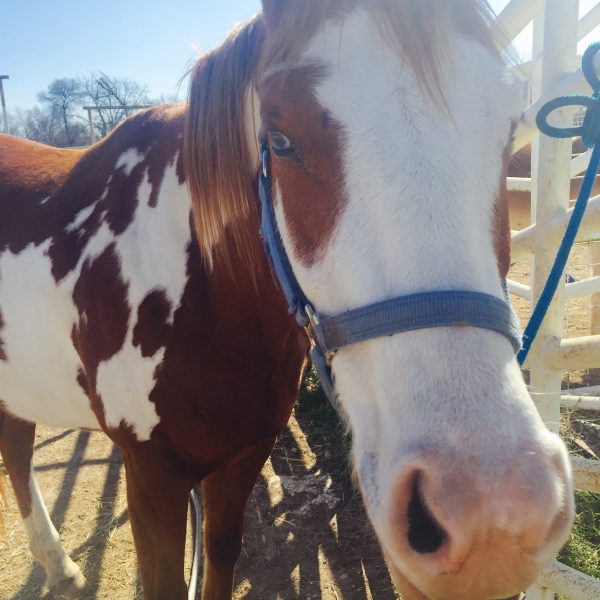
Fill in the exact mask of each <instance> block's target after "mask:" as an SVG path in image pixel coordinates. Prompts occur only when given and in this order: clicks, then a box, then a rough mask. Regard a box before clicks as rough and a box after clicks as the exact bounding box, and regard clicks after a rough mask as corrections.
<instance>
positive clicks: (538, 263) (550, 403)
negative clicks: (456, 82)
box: [525, 0, 579, 600]
mask: <svg viewBox="0 0 600 600" xmlns="http://www.w3.org/2000/svg"><path fill="white" fill-rule="evenodd" d="M578 17H579V0H546V1H545V4H544V10H543V13H539V14H538V15H537V16H536V18H535V19H534V40H533V44H534V47H533V56H534V57H535V56H540V55H541V56H542V60H541V65H538V66H537V67H536V69H534V73H533V76H532V88H531V89H532V94H533V97H532V100H536V99H537V98H538V97H539V96H546V95H548V94H551V93H552V91H553V88H554V87H555V86H556V84H557V81H558V80H559V79H560V77H561V76H562V75H564V74H565V73H569V72H572V71H574V70H575V69H576V68H577V29H578ZM539 62H540V61H538V63H539ZM572 118H573V113H572V111H561V113H560V115H559V116H558V119H557V120H556V121H555V123H556V124H557V125H560V126H566V125H567V124H568V123H569V120H570V119H572ZM571 150H572V141H571V140H569V139H567V140H559V139H555V138H549V137H547V136H541V137H539V139H537V140H536V141H535V142H534V144H533V146H532V165H531V168H532V170H531V175H532V189H531V205H532V218H533V219H535V222H536V223H537V227H536V235H535V240H534V260H533V265H532V286H531V287H532V292H533V298H534V303H535V301H537V299H538V298H539V296H540V294H541V292H542V290H543V287H544V284H545V282H546V279H547V277H548V274H549V272H550V269H551V268H552V264H553V262H554V258H555V254H556V248H554V247H551V246H549V245H548V242H547V237H546V228H547V227H548V225H549V222H550V220H551V217H552V215H554V214H556V211H557V210H560V209H561V208H563V209H566V208H568V203H569V196H570V183H571V172H570V164H571ZM564 305H565V300H564V282H562V283H561V285H560V286H559V288H558V290H557V293H556V296H555V298H554V301H553V302H552V305H551V306H550V308H549V310H548V314H547V316H546V318H545V320H544V323H543V324H542V326H541V328H540V331H539V333H538V337H537V340H536V342H535V344H534V345H533V347H532V350H531V352H530V354H529V358H528V360H527V362H526V365H525V366H526V367H529V369H530V389H531V392H532V396H533V399H534V401H535V403H536V406H537V408H538V411H539V413H540V416H541V417H542V419H543V420H544V422H545V423H546V425H547V427H548V428H549V429H550V430H552V431H554V432H558V430H559V426H560V389H561V372H560V371H558V372H557V371H553V370H551V369H550V368H548V367H547V366H546V365H545V364H544V356H543V352H541V348H544V347H546V348H547V347H556V348H557V349H558V346H559V344H560V340H561V338H562V336H563V334H564ZM527 599H528V600H553V599H554V592H552V591H551V590H548V589H546V588H543V587H541V586H539V585H534V586H532V587H531V588H530V589H529V590H528V591H527Z"/></svg>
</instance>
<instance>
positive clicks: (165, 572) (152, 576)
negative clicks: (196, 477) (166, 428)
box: [123, 442, 193, 600]
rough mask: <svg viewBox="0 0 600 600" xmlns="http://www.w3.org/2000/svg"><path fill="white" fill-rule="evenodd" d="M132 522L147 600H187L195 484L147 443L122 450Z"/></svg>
mask: <svg viewBox="0 0 600 600" xmlns="http://www.w3.org/2000/svg"><path fill="white" fill-rule="evenodd" d="M123 455H124V462H125V472H126V476H127V502H128V508H129V518H130V521H131V528H132V530H133V537H134V540H135V546H136V551H137V557H138V564H139V568H140V575H141V578H142V587H143V590H144V599H145V600H186V599H187V586H186V584H185V580H184V570H183V561H184V552H185V534H186V520H187V507H188V499H189V495H190V491H191V489H192V486H193V483H192V481H191V479H190V478H189V477H187V475H186V474H184V472H183V469H182V467H181V465H180V464H178V463H176V462H175V461H173V460H170V459H168V458H167V457H166V456H165V455H164V454H163V453H162V452H161V451H160V450H157V449H155V448H153V447H152V446H151V443H149V442H146V443H144V444H143V445H142V444H140V447H139V448H135V449H133V450H132V449H130V448H128V449H124V451H123Z"/></svg>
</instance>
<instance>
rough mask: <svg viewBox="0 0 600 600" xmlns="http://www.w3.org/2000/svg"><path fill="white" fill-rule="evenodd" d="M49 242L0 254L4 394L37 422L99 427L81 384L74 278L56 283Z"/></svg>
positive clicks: (15, 409) (0, 389)
mask: <svg viewBox="0 0 600 600" xmlns="http://www.w3.org/2000/svg"><path fill="white" fill-rule="evenodd" d="M49 247H50V241H47V242H45V243H44V244H42V245H40V246H34V245H33V244H30V245H29V246H28V247H27V248H26V249H25V250H23V251H22V252H20V253H19V254H16V255H15V254H12V253H11V252H9V251H6V252H3V253H2V254H0V310H2V316H3V319H4V327H3V328H2V329H1V330H0V338H1V339H2V341H3V342H4V350H5V353H6V356H7V360H6V361H0V398H2V400H3V401H4V402H5V404H6V406H7V408H8V410H9V411H10V412H12V413H13V414H15V415H17V416H18V417H21V418H22V419H26V420H28V421H32V422H34V423H44V424H46V425H49V426H52V427H61V428H72V427H85V428H89V429H98V428H99V427H100V426H99V424H98V420H97V419H96V416H95V415H94V413H93V411H92V409H91V408H90V401H89V398H88V397H87V396H86V395H85V394H84V393H83V390H82V389H81V387H80V386H79V385H78V384H77V373H78V371H79V369H80V368H81V360H80V358H79V355H78V354H77V351H76V350H75V348H74V347H73V343H72V341H71V331H72V328H73V324H74V323H75V322H76V321H77V308H76V307H75V305H74V304H73V299H72V294H73V286H74V277H73V276H70V277H69V278H68V279H67V280H66V281H63V282H61V284H60V285H57V284H56V281H55V280H54V277H53V276H52V274H51V272H50V270H51V268H52V264H51V261H50V259H49V257H48V255H47V251H48V248H49Z"/></svg>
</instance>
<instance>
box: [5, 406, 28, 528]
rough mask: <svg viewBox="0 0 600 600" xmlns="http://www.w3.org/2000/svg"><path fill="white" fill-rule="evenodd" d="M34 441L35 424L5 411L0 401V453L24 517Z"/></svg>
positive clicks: (25, 514) (26, 513) (26, 507)
mask: <svg viewBox="0 0 600 600" xmlns="http://www.w3.org/2000/svg"><path fill="white" fill-rule="evenodd" d="M34 441H35V425H34V424H33V423H29V422H28V421H23V420H22V419H18V418H17V417H14V416H13V415H11V414H9V413H8V412H5V411H4V410H3V408H2V402H0V453H1V455H2V460H3V462H4V466H5V467H6V470H7V472H8V475H9V477H10V482H11V484H12V487H13V490H14V492H15V497H16V499H17V504H18V505H19V512H20V513H21V516H22V517H23V518H24V519H25V518H27V517H28V516H29V515H30V514H31V490H30V489H29V475H30V473H31V469H32V464H31V457H32V455H33V444H34ZM0 477H1V475H0ZM1 525H2V518H1V511H0V526H1Z"/></svg>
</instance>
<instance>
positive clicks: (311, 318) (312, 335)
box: [304, 304, 320, 348]
mask: <svg viewBox="0 0 600 600" xmlns="http://www.w3.org/2000/svg"><path fill="white" fill-rule="evenodd" d="M304 312H305V313H306V316H307V317H308V325H307V326H306V327H305V328H304V330H305V331H306V335H307V336H308V339H309V340H310V344H311V346H314V347H317V348H320V344H319V339H318V337H317V331H316V329H317V327H318V326H319V317H318V316H317V314H316V313H315V309H314V308H313V307H312V306H311V305H310V304H307V305H306V306H305V307H304Z"/></svg>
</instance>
